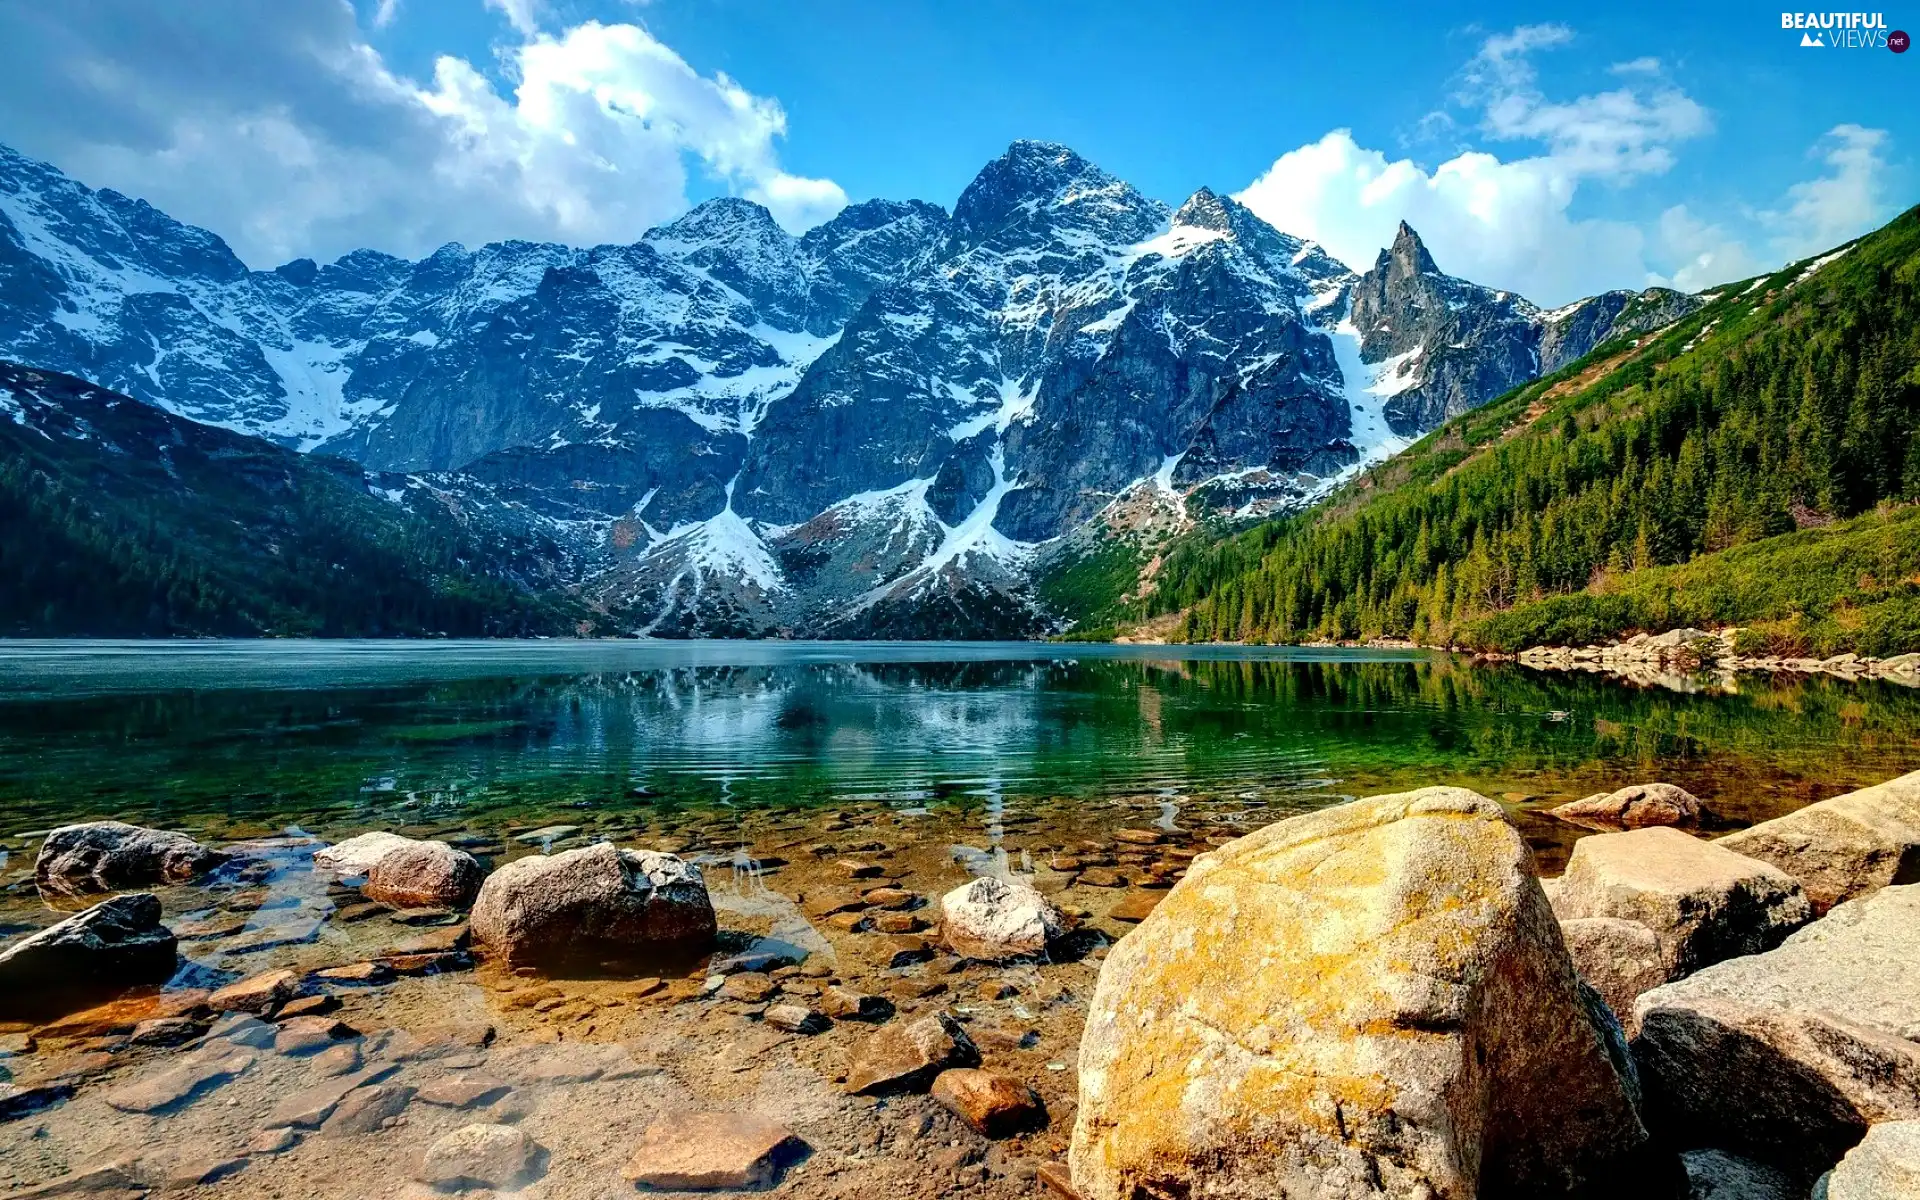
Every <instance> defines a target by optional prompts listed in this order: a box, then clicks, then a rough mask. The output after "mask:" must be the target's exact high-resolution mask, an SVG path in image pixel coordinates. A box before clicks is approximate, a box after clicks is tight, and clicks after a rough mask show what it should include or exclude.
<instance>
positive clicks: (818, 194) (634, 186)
mask: <svg viewBox="0 0 1920 1200" xmlns="http://www.w3.org/2000/svg"><path fill="white" fill-rule="evenodd" d="M488 6H489V7H490V8H495V9H498V10H499V11H500V12H501V14H502V18H503V30H504V31H506V33H507V40H506V41H505V42H504V43H503V44H502V45H500V46H499V47H498V48H497V50H496V53H497V61H496V62H495V63H492V64H486V66H487V67H490V68H491V73H490V71H489V70H488V69H483V67H482V65H477V64H475V63H473V62H471V61H468V60H467V59H464V58H460V57H456V56H444V57H441V58H440V59H438V60H437V61H436V62H435V64H434V66H433V69H432V73H431V77H430V78H427V79H424V80H422V79H414V78H410V77H408V76H406V75H404V74H401V73H399V72H397V71H395V70H394V69H393V68H392V67H391V66H390V65H389V64H388V63H387V62H386V61H385V60H384V59H383V57H382V56H381V54H380V53H379V52H378V51H377V50H376V49H375V48H374V47H373V46H372V45H370V44H369V43H368V40H367V35H366V31H365V30H363V29H362V28H361V27H360V25H359V23H358V18H357V17H356V15H355V12H354V10H353V8H352V7H351V6H350V5H349V4H347V3H346V2H345V0H285V2H283V3H279V4H274V5H260V4H257V3H253V0H196V2H195V3H192V4H187V3H180V4H174V5H166V6H127V5H122V4H111V3H105V2H101V0H72V3H71V5H60V6H38V5H13V6H0V112H4V113H6V114H8V115H7V117H6V118H5V119H4V120H0V139H3V140H6V141H8V142H10V143H12V144H13V145H15V146H16V147H17V148H18V149H20V150H22V151H24V152H26V153H29V154H35V155H38V156H40V157H43V158H47V159H49V160H51V161H53V162H54V163H55V164H57V165H59V166H61V167H62V168H63V169H65V170H67V171H68V172H69V173H71V174H74V175H76V176H77V177H79V178H81V179H82V180H84V181H86V182H88V183H91V184H93V185H95V186H110V187H114V188H117V189H118V190H120V191H123V192H127V193H129V194H132V195H137V196H141V197H143V198H146V199H149V200H151V201H153V203H155V204H156V205H158V206H159V207H161V208H162V209H165V210H166V211H168V212H170V213H172V214H174V215H175V216H178V217H180V218H181V219H183V220H188V221H192V222H193V223H196V224H200V225H204V226H206V227H208V228H211V229H213V230H215V231H216V232H218V233H220V234H221V235H222V236H224V237H226V238H227V239H228V240H229V242H231V243H232V244H233V246H234V248H235V250H236V251H238V252H239V253H240V255H241V256H242V257H243V258H245V259H246V260H247V261H248V262H250V263H253V264H255V265H258V266H264V265H272V264H274V263H277V262H281V261H284V260H285V259H287V258H290V257H294V256H296V255H311V256H313V257H318V258H331V257H334V256H337V255H339V254H342V253H345V252H346V251H348V250H351V249H355V248H358V247H361V246H368V245H371V246H374V247H376V248H378V249H383V250H388V251H391V252H394V253H401V254H408V255H418V254H423V253H426V252H428V251H430V250H432V249H433V248H434V247H436V246H438V245H440V244H441V243H443V242H446V241H464V242H468V243H478V242H484V241H490V240H494V239H498V238H505V237H523V238H532V239H553V240H560V241H567V242H574V243H592V242H599V241H621V242H625V241H632V240H634V239H635V238H637V237H638V236H639V235H640V234H641V233H642V232H643V231H644V230H646V229H647V228H649V227H650V226H652V225H655V224H658V223H660V222H661V221H664V220H667V219H670V218H672V217H673V216H675V215H677V214H678V213H680V212H682V211H684V210H685V209H686V207H687V206H688V191H689V186H690V184H691V183H692V182H693V180H692V178H691V173H693V172H698V173H700V174H701V175H703V176H704V177H705V180H706V181H707V182H706V183H705V185H704V186H708V187H711V186H712V185H713V184H714V183H717V184H718V185H719V186H721V187H723V188H725V189H727V190H730V191H733V192H735V193H737V194H740V195H743V196H746V197H748V198H751V199H754V200H757V201H759V202H761V203H763V204H765V205H767V207H768V208H769V209H770V210H772V212H773V213H774V216H775V217H776V219H778V220H779V221H780V222H781V223H782V224H783V225H786V226H787V227H788V228H790V229H794V230H796V231H797V230H799V229H803V228H806V227H808V226H810V225H812V224H816V223H818V222H819V221H821V220H824V219H826V218H827V217H830V216H832V215H833V213H834V212H836V211H838V210H839V208H840V207H842V206H843V205H844V204H845V203H846V196H845V194H844V193H843V192H842V191H841V189H840V188H839V186H838V185H836V184H835V183H833V182H832V181H831V180H827V179H811V178H806V177H804V176H800V175H796V174H793V173H790V172H788V171H787V170H785V168H784V167H783V165H782V163H781V160H780V154H779V149H778V143H779V141H780V139H782V138H783V137H784V135H785V133H786V127H787V126H786V114H785V112H784V110H783V109H782V108H781V106H780V104H779V102H778V101H777V100H774V99H772V98H770V97H765V96H760V95H756V94H754V93H753V92H750V91H749V90H748V89H747V88H746V87H745V86H743V85H742V84H740V83H739V82H737V81H735V80H733V79H731V78H729V77H727V76H726V75H725V74H719V73H716V74H713V75H703V74H701V73H700V72H698V71H696V70H695V69H694V68H693V67H692V66H691V65H689V64H688V63H687V62H686V61H685V60H684V59H682V58H681V57H680V56H679V55H678V54H677V53H675V52H674V51H673V49H672V48H671V47H669V46H667V45H665V44H663V43H662V42H660V41H659V40H658V39H657V38H655V37H653V36H652V35H651V34H650V33H648V32H647V31H646V30H645V29H643V28H641V27H639V26H638V25H632V24H621V23H612V24H602V23H600V22H596V21H588V22H584V23H580V24H576V25H572V26H569V27H566V28H563V29H551V30H550V29H548V28H546V27H545V23H546V21H547V19H548V16H549V14H548V12H547V10H546V9H545V8H544V7H543V6H542V4H541V2H540V0H488ZM56 10H57V11H56ZM397 11H398V5H397V3H391V2H383V3H381V4H378V5H375V6H373V7H372V9H371V17H370V20H371V22H372V23H373V24H374V25H375V26H376V27H378V25H380V24H381V23H383V22H391V21H392V20H393V19H394V16H395V14H396V13H397Z"/></svg>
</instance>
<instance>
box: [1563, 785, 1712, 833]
mask: <svg viewBox="0 0 1920 1200" xmlns="http://www.w3.org/2000/svg"><path fill="white" fill-rule="evenodd" d="M1547 814H1548V815H1549V816H1554V817H1558V818H1560V819H1561V820H1562V821H1565V822H1567V823H1568V824H1570V825H1579V826H1582V827H1584V828H1587V829H1647V828H1651V827H1653V826H1658V825H1685V826H1693V825H1698V824H1700V823H1701V822H1702V821H1704V820H1705V819H1706V818H1707V817H1708V815H1709V814H1708V812H1707V807H1706V805H1704V804H1702V803H1700V800H1699V798H1698V797H1696V796H1695V795H1694V794H1693V793H1692V792H1689V791H1688V790H1687V789H1685V788H1683V787H1676V786H1675V785H1673V784H1671V783H1636V784H1634V785H1632V786H1631V787H1623V788H1621V789H1620V790H1619V791H1617V792H1600V793H1598V794H1597V795H1592V796H1588V797H1587V798H1586V799H1584V800H1575V801H1573V802H1572V803H1571V804H1562V805H1561V806H1560V807H1558V808H1550V809H1548V810H1547Z"/></svg>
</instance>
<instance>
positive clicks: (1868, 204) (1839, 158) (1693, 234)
mask: <svg viewBox="0 0 1920 1200" xmlns="http://www.w3.org/2000/svg"><path fill="white" fill-rule="evenodd" d="M1886 144H1887V132H1886V130H1884V129H1867V128H1865V127H1863V126H1860V125H1850V124H1849V125H1836V126H1834V127H1833V128H1832V129H1830V130H1828V131H1827V134H1826V136H1825V137H1823V138H1821V139H1820V141H1819V142H1818V143H1817V144H1816V145H1814V147H1813V148H1812V149H1811V150H1809V151H1808V152H1807V153H1808V156H1809V157H1811V158H1815V159H1818V160H1819V161H1820V162H1821V163H1823V164H1825V166H1826V170H1825V171H1824V172H1823V173H1822V174H1820V175H1818V176H1815V177H1814V178H1812V179H1807V180H1803V181H1801V182H1799V183H1796V184H1794V185H1793V186H1791V187H1789V188H1788V189H1787V190H1786V192H1785V194H1784V195H1782V196H1781V198H1780V201H1779V203H1778V204H1776V205H1775V206H1773V207H1770V208H1763V209H1760V210H1758V211H1757V212H1755V213H1753V214H1752V217H1751V221H1750V224H1751V225H1752V226H1753V228H1754V229H1755V230H1756V231H1757V236H1758V237H1759V239H1760V240H1762V241H1763V242H1764V245H1765V247H1766V249H1765V252H1764V256H1763V255H1761V254H1756V253H1755V252H1753V251H1752V250H1749V249H1748V248H1747V243H1746V240H1745V239H1743V238H1742V237H1740V236H1738V235H1736V234H1734V233H1731V232H1729V231H1728V230H1727V229H1726V228H1725V227H1724V226H1723V225H1720V224H1714V223H1710V222H1707V221H1703V220H1701V219H1699V218H1697V217H1695V216H1694V215H1693V214H1692V213H1691V212H1689V211H1688V209H1687V207H1686V206H1685V205H1675V206H1674V207H1672V208H1669V209H1668V210H1667V211H1665V212H1663V213H1661V214H1660V226H1659V228H1660V238H1661V243H1662V246H1663V248H1664V249H1665V250H1666V252H1667V255H1668V256H1669V259H1670V260H1671V261H1674V262H1675V263H1676V264H1677V265H1676V266H1675V269H1674V271H1673V283H1674V286H1676V287H1683V288H1688V289H1699V288H1703V287H1710V286H1712V285H1714V284H1716V283H1726V282H1727V281H1729V280H1733V279H1742V278H1745V277H1747V276H1749V275H1757V274H1759V273H1760V272H1761V271H1765V270H1770V269H1774V268H1777V267H1779V266H1781V265H1782V264H1785V263H1789V262H1793V261H1795V260H1796V259H1802V258H1806V257H1808V256H1810V255H1814V254H1818V253H1820V252H1822V251H1825V250H1830V249H1832V248H1833V247H1834V246H1837V245H1839V244H1840V243H1841V242H1845V241H1848V240H1850V239H1852V238H1856V237H1858V236H1860V235H1861V234H1862V233H1865V232H1866V231H1868V230H1869V229H1872V228H1873V227H1874V226H1876V225H1878V224H1879V223H1880V222H1882V221H1884V220H1885V219H1886V218H1887V216H1888V215H1889V214H1888V208H1889V203H1888V186H1887V169H1888V168H1887V161H1886V158H1885V155H1884V153H1883V151H1884V150H1885V148H1886Z"/></svg>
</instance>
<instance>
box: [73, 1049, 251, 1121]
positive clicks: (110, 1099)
mask: <svg viewBox="0 0 1920 1200" xmlns="http://www.w3.org/2000/svg"><path fill="white" fill-rule="evenodd" d="M254 1058H255V1055H254V1054H253V1052H252V1051H250V1050H244V1049H239V1048H237V1047H232V1046H222V1047H218V1048H209V1049H206V1050H202V1051H199V1052H198V1053H195V1054H193V1055H191V1056H189V1057H188V1059H187V1060H186V1061H185V1062H182V1063H180V1064H179V1065H177V1066H173V1067H169V1068H167V1069H166V1070H164V1071H162V1072H160V1073H159V1074H158V1075H150V1076H148V1077H147V1078H145V1079H141V1080H138V1081H136V1082H134V1083H130V1084H127V1085H125V1086H124V1087H119V1088H115V1089H114V1090H113V1091H111V1092H108V1093H107V1097H106V1099H107V1103H108V1104H109V1105H111V1106H113V1107H114V1108H117V1109H119V1110H120V1111H121V1112H130V1113H157V1112H165V1111H166V1110H168V1109H171V1108H174V1107H176V1106H178V1105H182V1104H185V1103H187V1102H189V1101H191V1100H193V1099H194V1098H196V1097H198V1096H200V1095H202V1094H204V1093H206V1092H208V1091H211V1090H212V1089H214V1088H216V1087H218V1086H220V1085H221V1084H223V1083H225V1082H227V1081H228V1080H229V1079H234V1078H236V1077H238V1076H240V1075H243V1074H245V1073H246V1071H247V1069H248V1068H249V1067H251V1066H253V1063H254Z"/></svg>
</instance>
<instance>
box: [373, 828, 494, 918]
mask: <svg viewBox="0 0 1920 1200" xmlns="http://www.w3.org/2000/svg"><path fill="white" fill-rule="evenodd" d="M485 878H486V872H484V871H482V870H481V869H480V863H479V860H477V859H475V858H474V857H473V855H471V854H468V853H467V852H466V851H464V850H455V849H454V848H453V847H452V846H449V845H447V844H446V843H445V842H414V843H412V844H411V845H407V846H396V847H394V848H393V849H391V850H388V851H387V852H386V853H385V854H383V855H381V856H380V857H379V859H378V860H377V861H375V862H374V864H373V867H372V869H371V870H369V871H368V872H367V882H366V885H365V886H364V887H362V888H361V889H360V890H361V893H362V894H363V895H365V896H366V897H367V898H368V899H369V900H378V901H379V902H380V903H382V904H391V905H393V906H395V907H396V908H425V907H430V906H437V907H446V908H465V907H466V906H467V905H469V904H472V903H473V898H474V897H475V896H477V895H479V893H480V884H481V883H482V881H484V880H485Z"/></svg>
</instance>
